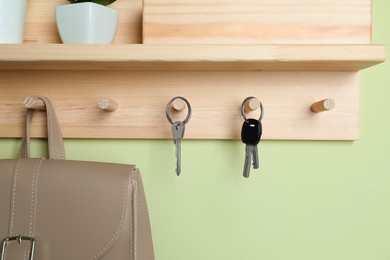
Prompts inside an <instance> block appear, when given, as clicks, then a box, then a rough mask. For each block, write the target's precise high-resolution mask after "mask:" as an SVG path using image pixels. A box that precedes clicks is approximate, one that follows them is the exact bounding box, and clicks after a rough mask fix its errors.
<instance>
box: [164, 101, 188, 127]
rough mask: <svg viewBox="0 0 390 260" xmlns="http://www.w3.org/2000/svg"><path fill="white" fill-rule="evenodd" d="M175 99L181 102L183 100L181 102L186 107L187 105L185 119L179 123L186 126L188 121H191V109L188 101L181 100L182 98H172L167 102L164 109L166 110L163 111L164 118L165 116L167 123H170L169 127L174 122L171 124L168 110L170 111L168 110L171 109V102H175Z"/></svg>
mask: <svg viewBox="0 0 390 260" xmlns="http://www.w3.org/2000/svg"><path fill="white" fill-rule="evenodd" d="M176 99H181V100H183V101H184V102H185V103H186V105H187V108H188V114H187V117H186V118H185V119H184V120H183V121H182V122H181V123H183V124H187V123H188V121H190V119H191V115H192V109H191V105H190V102H188V100H187V99H185V98H183V97H174V98H172V99H171V100H170V101H169V102H168V104H167V108H166V110H165V114H166V116H167V119H168V121H169V123H171V125H173V124H174V122H173V120H172V118H171V116H170V115H169V110H170V108H171V104H172V102H173V101H175V100H176Z"/></svg>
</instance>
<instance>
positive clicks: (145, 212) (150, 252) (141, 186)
mask: <svg viewBox="0 0 390 260" xmlns="http://www.w3.org/2000/svg"><path fill="white" fill-rule="evenodd" d="M137 179H138V183H139V186H140V191H141V194H142V195H141V203H142V206H143V213H144V219H145V220H147V219H149V214H148V212H147V211H146V209H147V207H146V199H145V191H144V188H143V184H142V180H141V175H140V174H137ZM145 226H146V230H151V227H150V225H149V222H148V221H145ZM147 240H148V242H149V256H150V259H153V255H152V252H153V248H152V235H151V233H150V232H148V235H147Z"/></svg>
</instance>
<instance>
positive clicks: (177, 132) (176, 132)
mask: <svg viewBox="0 0 390 260" xmlns="http://www.w3.org/2000/svg"><path fill="white" fill-rule="evenodd" d="M184 130H185V124H184V123H183V122H175V123H173V124H172V137H173V142H174V143H175V145H176V174H177V176H179V175H180V172H181V139H182V138H183V136H184Z"/></svg>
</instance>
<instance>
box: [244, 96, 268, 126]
mask: <svg viewBox="0 0 390 260" xmlns="http://www.w3.org/2000/svg"><path fill="white" fill-rule="evenodd" d="M252 98H255V97H247V98H246V99H244V101H243V102H242V105H241V115H242V116H243V117H244V119H245V120H247V118H246V116H245V103H246V102H247V101H249V100H250V99H252ZM259 102H260V117H259V121H261V120H262V119H263V116H264V108H263V104H262V103H261V101H260V100H259Z"/></svg>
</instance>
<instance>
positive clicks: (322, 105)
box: [311, 98, 336, 113]
mask: <svg viewBox="0 0 390 260" xmlns="http://www.w3.org/2000/svg"><path fill="white" fill-rule="evenodd" d="M335 106H336V102H335V101H334V99H331V98H328V99H324V100H321V101H318V102H315V103H313V104H312V105H311V110H312V111H313V112H315V113H319V112H324V111H329V110H332V109H334V107H335Z"/></svg>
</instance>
